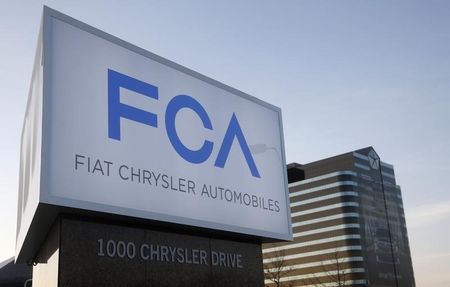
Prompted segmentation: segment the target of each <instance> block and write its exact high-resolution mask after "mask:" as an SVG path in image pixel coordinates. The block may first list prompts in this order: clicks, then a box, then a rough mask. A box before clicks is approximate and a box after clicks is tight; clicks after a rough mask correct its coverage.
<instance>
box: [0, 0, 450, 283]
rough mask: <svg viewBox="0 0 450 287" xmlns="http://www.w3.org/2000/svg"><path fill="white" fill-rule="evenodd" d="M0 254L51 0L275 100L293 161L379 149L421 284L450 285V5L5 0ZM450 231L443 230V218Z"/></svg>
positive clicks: (8, 240) (8, 237)
mask: <svg viewBox="0 0 450 287" xmlns="http://www.w3.org/2000/svg"><path fill="white" fill-rule="evenodd" d="M1 4H2V9H0V35H1V38H2V40H1V41H0V52H1V53H0V84H1V85H0V135H1V137H0V139H1V140H0V217H1V218H2V220H1V221H0V227H1V228H0V230H1V231H0V261H3V260H4V259H7V258H9V257H11V256H13V255H14V245H15V230H16V217H17V211H16V209H17V190H18V171H19V156H20V154H19V153H20V152H19V147H20V135H21V130H22V123H23V118H24V113H25V106H26V101H27V95H28V89H29V84H30V79H31V72H32V66H33V59H34V53H35V50H36V43H37V35H38V30H39V25H40V19H41V13H42V7H43V5H47V6H50V7H51V8H54V9H56V10H59V11H61V12H63V13H65V14H68V15H70V16H72V17H74V18H76V19H78V20H81V21H83V22H86V23H87V24H90V25H92V26H94V27H97V28H99V29H101V30H103V31H105V32H108V33H110V34H112V35H114V36H117V37H119V38H122V39H124V40H126V41H128V42H131V43H132V44H135V45H137V46H139V47H142V48H144V49H146V50H149V51H151V52H153V53H156V54H158V55H160V56H162V57H165V58H167V59H169V60H172V61H174V62H177V63H179V64H181V65H183V66H186V67H188V68H191V69H193V70H195V71H197V72H200V73H202V74H204V75H207V76H209V77H211V78H213V79H216V80H218V81H220V82H223V83H225V84H227V85H230V86H232V87H234V88H237V89H239V90H242V91H244V92H246V93H248V94H250V95H252V96H255V97H257V98H260V99H262V100H264V101H267V102H269V103H272V104H274V105H276V106H279V107H280V108H281V109H282V113H283V125H284V136H285V145H286V158H287V161H288V162H298V163H307V162H311V161H315V160H319V159H322V158H326V157H329V156H333V155H337V154H341V153H345V152H349V151H352V150H356V149H359V148H363V147H366V146H373V147H374V148H375V150H376V151H377V153H378V154H379V155H380V157H381V159H382V160H383V161H385V162H388V163H391V164H393V165H394V167H395V172H396V179H397V182H398V184H400V185H401V187H402V192H403V200H404V208H405V214H406V221H407V225H408V234H409V239H410V247H411V253H412V259H413V265H414V271H415V278H416V283H417V286H423V287H427V286H450V273H449V272H448V267H449V266H450V245H449V244H448V242H449V241H450V229H449V228H448V226H450V192H449V190H448V187H447V186H448V184H446V183H445V182H446V180H445V179H446V177H447V176H448V175H449V174H450V128H449V124H450V1H447V0H441V1H438V0H422V1H417V0H407V1H406V0H405V1H401V0H391V1H385V0H377V1H373V0H370V1H369V0H354V1H347V0H334V1H323V0H292V1H267V0H249V1H236V0H231V1H230V0H228V1H215V0H213V1H211V0H209V1H208V0H205V1H203V0H201V1H200V0H190V1H182V0H179V1H171V0H168V1H167V0H166V1H137V0H136V1H133V0H130V1H100V0H94V1H88V0H81V1H37V0H36V1H35V0H29V1H23V0H19V1H17V0H15V1H6V0H2V1H1ZM443 227H444V228H443Z"/></svg>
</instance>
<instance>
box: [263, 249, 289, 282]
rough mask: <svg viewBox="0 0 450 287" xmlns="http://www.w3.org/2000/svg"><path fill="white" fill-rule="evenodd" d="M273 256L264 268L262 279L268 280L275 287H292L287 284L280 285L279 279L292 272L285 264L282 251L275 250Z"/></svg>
mask: <svg viewBox="0 0 450 287" xmlns="http://www.w3.org/2000/svg"><path fill="white" fill-rule="evenodd" d="M274 254H275V256H274V257H272V258H271V261H270V262H269V263H266V264H265V266H264V278H265V279H268V280H270V281H271V282H272V283H274V284H275V286H277V287H281V286H292V285H291V284H289V283H282V282H281V278H283V277H285V276H286V275H288V274H289V273H291V272H292V269H291V268H290V267H289V266H288V265H287V264H286V260H285V254H284V250H280V249H277V248H275V251H274Z"/></svg>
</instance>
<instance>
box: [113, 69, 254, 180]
mask: <svg viewBox="0 0 450 287" xmlns="http://www.w3.org/2000/svg"><path fill="white" fill-rule="evenodd" d="M120 88H125V89H128V90H131V91H133V92H136V93H139V94H142V95H144V96H147V97H149V98H152V99H155V100H158V99H159V97H158V88H157V87H155V86H153V85H150V84H148V83H145V82H143V81H140V80H137V79H135V78H132V77H130V76H127V75H124V74H121V73H118V72H116V71H113V70H110V69H108V132H109V133H108V135H109V138H112V139H115V140H119V141H120V138H121V136H120V119H121V118H125V119H129V120H132V121H135V122H139V123H142V124H145V125H149V126H152V127H155V128H157V127H158V117H157V115H156V114H154V113H151V112H147V111H144V110H141V109H138V108H135V107H132V106H129V105H126V104H123V103H121V102H120ZM184 108H186V109H190V110H192V111H194V112H195V113H196V114H197V116H198V117H199V118H200V120H201V121H202V124H203V128H205V129H208V130H213V126H212V123H211V120H210V118H209V116H208V113H207V112H206V110H205V109H204V108H203V106H202V105H201V104H200V103H199V102H198V101H197V100H196V99H194V98H193V97H191V96H188V95H178V96H175V97H174V98H172V99H171V100H170V102H169V103H168V105H167V108H166V113H165V124H166V132H167V137H168V138H169V140H170V143H171V144H172V146H173V148H174V149H175V151H176V152H177V153H178V154H179V155H180V156H181V157H182V158H183V159H185V160H186V161H188V162H190V163H194V164H199V163H202V162H204V161H206V160H207V159H208V158H209V157H210V155H211V153H212V151H213V147H214V143H213V142H211V141H209V140H204V141H203V145H202V146H201V147H200V148H199V149H198V150H191V149H189V148H187V147H186V146H185V145H184V144H183V142H182V141H181V139H180V138H179V136H178V133H177V129H176V126H175V119H176V116H177V114H178V112H179V111H180V110H181V109H184ZM235 138H236V139H237V142H238V143H239V146H240V148H241V151H242V153H243V154H244V158H245V160H246V162H247V165H248V167H249V169H250V172H251V174H252V175H253V176H254V177H258V178H259V177H260V175H259V172H258V169H257V167H256V164H255V161H254V160H253V157H252V154H251V152H250V149H249V147H248V144H247V141H246V140H245V136H244V133H243V132H242V129H241V126H240V125H239V121H238V119H237V117H236V115H235V114H234V113H233V115H232V116H231V119H230V123H229V124H228V128H227V131H226V133H225V136H224V139H223V141H222V145H221V146H220V149H219V153H218V155H217V158H216V161H215V163H214V165H215V166H216V167H220V168H224V167H225V163H226V161H227V158H228V155H229V153H230V150H231V146H232V145H233V142H234V139H235Z"/></svg>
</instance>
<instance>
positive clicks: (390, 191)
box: [263, 147, 415, 287]
mask: <svg viewBox="0 0 450 287" xmlns="http://www.w3.org/2000/svg"><path fill="white" fill-rule="evenodd" d="M287 168H288V182H289V197H290V206H291V217H292V228H293V233H294V241H293V242H285V243H277V244H266V245H264V246H263V248H264V249H263V255H264V256H263V257H264V266H265V272H266V281H265V283H266V286H277V284H275V283H274V282H280V284H279V285H278V286H379V287H381V286H386V287H391V286H396V287H399V286H402V287H412V286H415V283H414V274H413V269H412V263H411V257H410V250H409V243H408V235H407V230H406V223H405V216H404V211H403V204H402V196H401V190H400V186H398V185H397V184H396V181H395V174H394V168H393V166H392V165H390V164H387V163H384V162H382V161H380V158H379V156H378V155H377V153H376V152H375V150H374V149H373V148H372V147H368V148H364V149H361V150H357V151H354V152H349V153H346V154H342V155H339V156H335V157H331V158H327V159H324V160H320V161H317V162H312V163H309V164H304V165H301V164H297V163H292V164H289V165H288V167H287Z"/></svg>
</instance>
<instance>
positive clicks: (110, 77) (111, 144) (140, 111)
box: [40, 11, 292, 240]
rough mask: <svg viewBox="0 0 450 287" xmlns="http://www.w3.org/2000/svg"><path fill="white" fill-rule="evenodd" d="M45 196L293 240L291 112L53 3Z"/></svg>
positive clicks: (47, 59)
mask: <svg viewBox="0 0 450 287" xmlns="http://www.w3.org/2000/svg"><path fill="white" fill-rule="evenodd" d="M43 52H44V93H43V94H44V95H43V98H44V100H43V139H42V149H43V150H42V166H41V190H40V193H41V196H40V198H41V201H42V202H45V203H50V204H54V205H60V206H67V207H75V208H80V209H86V210H94V211H100V212H107V213H113V214H120V215H127V216H132V217H139V218H145V219H152V220H158V221H165V222H171V223H178V224H187V225H192V226H198V227H204V228H210V229H217V230H224V231H231V232H237V233H242V234H247V235H253V236H259V237H263V238H269V239H283V240H286V239H287V240H289V239H292V231H291V225H290V211H289V202H288V197H287V182H286V171H285V159H284V147H283V140H282V136H283V135H282V127H281V112H280V109H279V108H276V107H274V106H272V105H270V104H267V103H265V102H262V101H260V100H258V99H256V98H253V97H251V96H248V95H246V94H244V93H242V92H239V91H237V90H235V89H232V88H230V87H227V86H225V85H223V84H221V83H218V82H216V81H214V80H211V79H209V78H207V77H205V76H202V75H200V74H198V73H195V72H193V71H191V70H188V69H186V68H184V67H182V66H179V65H177V64H175V63H172V62H170V61H168V60H165V59H162V58H160V57H158V56H156V55H154V54H151V53H149V52H146V51H144V50H142V49H139V48H137V47H135V46H132V45H130V44H128V43H125V42H123V41H121V40H119V39H117V38H114V37H112V36H110V35H107V34H105V33H103V32H101V31H98V30H96V29H94V28H92V27H89V26H87V25H85V24H82V23H80V22H78V21H75V20H73V19H71V18H69V17H67V16H64V15H61V14H59V13H56V12H54V11H53V13H49V16H48V17H46V18H45V24H44V50H43Z"/></svg>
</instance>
